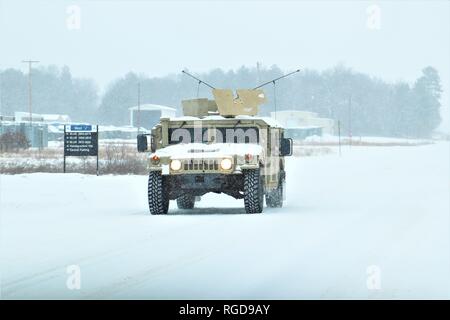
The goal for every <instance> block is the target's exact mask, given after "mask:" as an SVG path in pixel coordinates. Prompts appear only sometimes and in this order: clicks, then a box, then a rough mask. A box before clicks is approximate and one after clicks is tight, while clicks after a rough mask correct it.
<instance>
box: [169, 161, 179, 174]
mask: <svg viewBox="0 0 450 320" xmlns="http://www.w3.org/2000/svg"><path fill="white" fill-rule="evenodd" d="M170 169H172V170H173V171H178V170H180V169H181V161H180V160H176V159H175V160H172V161H170Z"/></svg>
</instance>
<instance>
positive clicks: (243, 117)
mask: <svg viewBox="0 0 450 320" xmlns="http://www.w3.org/2000/svg"><path fill="white" fill-rule="evenodd" d="M205 120H206V121H207V120H224V121H236V120H262V121H264V122H265V123H267V124H268V125H269V126H271V127H275V128H282V127H283V126H282V125H281V124H280V123H279V122H278V121H277V120H275V119H274V118H271V117H255V116H246V115H239V116H235V117H232V118H225V117H222V116H220V115H210V116H206V117H201V118H198V117H191V116H183V117H171V118H169V121H205Z"/></svg>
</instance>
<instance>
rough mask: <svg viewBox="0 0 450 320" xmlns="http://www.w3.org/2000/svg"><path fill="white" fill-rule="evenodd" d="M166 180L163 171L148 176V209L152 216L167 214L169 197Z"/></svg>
mask: <svg viewBox="0 0 450 320" xmlns="http://www.w3.org/2000/svg"><path fill="white" fill-rule="evenodd" d="M165 180H166V179H165V178H164V177H163V176H162V174H161V171H151V172H150V174H149V175H148V208H149V210H150V213H151V214H167V211H168V209H169V196H168V192H167V191H168V190H166V189H167V188H166V181H165Z"/></svg>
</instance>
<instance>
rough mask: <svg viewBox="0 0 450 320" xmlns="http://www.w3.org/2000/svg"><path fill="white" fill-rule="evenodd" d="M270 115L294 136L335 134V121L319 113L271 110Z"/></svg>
mask: <svg viewBox="0 0 450 320" xmlns="http://www.w3.org/2000/svg"><path fill="white" fill-rule="evenodd" d="M270 116H271V117H272V118H274V119H276V120H277V121H278V122H280V123H281V124H282V125H283V127H285V128H286V129H287V130H286V131H287V132H289V133H290V134H291V135H292V138H304V137H306V136H308V135H322V134H334V131H335V121H334V120H333V119H329V118H320V117H318V115H317V113H315V112H310V111H299V110H282V111H276V112H271V113H270Z"/></svg>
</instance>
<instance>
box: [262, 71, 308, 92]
mask: <svg viewBox="0 0 450 320" xmlns="http://www.w3.org/2000/svg"><path fill="white" fill-rule="evenodd" d="M297 72H300V69H297V70H295V71H292V72H289V73H288V74H285V75H282V76H281V77H278V78H275V79H273V80H270V81H267V82H264V83H263V84H260V85H259V86H257V87H254V88H253V90H256V89H259V88H261V87H264V86H266V85H268V84H270V83H273V84H274V85H275V82H276V81H278V80H280V79H283V78H286V77H289V76H290V75H292V74H294V73H297Z"/></svg>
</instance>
